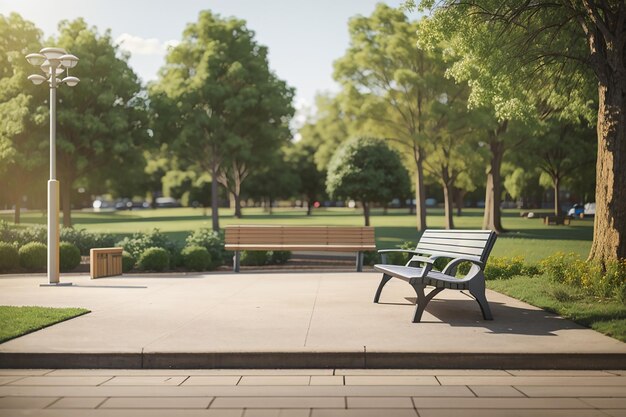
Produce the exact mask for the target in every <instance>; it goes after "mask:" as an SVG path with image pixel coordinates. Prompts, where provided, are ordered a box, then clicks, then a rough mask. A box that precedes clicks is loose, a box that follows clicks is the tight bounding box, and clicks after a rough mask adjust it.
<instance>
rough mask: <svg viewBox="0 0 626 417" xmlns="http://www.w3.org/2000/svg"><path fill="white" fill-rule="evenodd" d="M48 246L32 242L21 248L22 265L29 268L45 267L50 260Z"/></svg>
mask: <svg viewBox="0 0 626 417" xmlns="http://www.w3.org/2000/svg"><path fill="white" fill-rule="evenodd" d="M47 248H48V247H47V246H46V245H45V244H43V243H40V242H30V243H27V244H25V245H24V246H22V247H21V248H20V250H19V254H20V266H21V267H22V268H26V269H29V270H33V269H35V270H36V269H44V268H45V267H46V261H47V260H48V249H47Z"/></svg>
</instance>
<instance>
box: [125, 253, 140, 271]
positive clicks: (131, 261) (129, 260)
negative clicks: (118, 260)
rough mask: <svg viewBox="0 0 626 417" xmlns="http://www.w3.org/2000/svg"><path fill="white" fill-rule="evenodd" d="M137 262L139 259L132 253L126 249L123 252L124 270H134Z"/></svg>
mask: <svg viewBox="0 0 626 417" xmlns="http://www.w3.org/2000/svg"><path fill="white" fill-rule="evenodd" d="M136 262H137V261H136V260H135V258H133V256H132V255H131V254H130V253H128V252H126V251H123V252H122V272H128V271H130V270H132V269H133V268H134V267H135V263H136Z"/></svg>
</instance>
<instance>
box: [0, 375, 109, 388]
mask: <svg viewBox="0 0 626 417" xmlns="http://www.w3.org/2000/svg"><path fill="white" fill-rule="evenodd" d="M109 379H111V378H110V377H108V376H67V377H65V376H28V377H26V378H22V379H20V380H17V381H14V382H11V383H10V384H7V385H31V386H33V385H36V386H43V385H56V386H68V385H77V386H85V385H91V386H96V385H100V384H102V383H104V382H106V381H107V380H109Z"/></svg>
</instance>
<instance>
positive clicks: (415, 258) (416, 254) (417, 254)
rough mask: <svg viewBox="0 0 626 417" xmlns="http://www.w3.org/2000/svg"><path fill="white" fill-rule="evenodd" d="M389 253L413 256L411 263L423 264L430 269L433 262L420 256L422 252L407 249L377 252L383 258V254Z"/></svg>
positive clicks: (431, 259)
mask: <svg viewBox="0 0 626 417" xmlns="http://www.w3.org/2000/svg"><path fill="white" fill-rule="evenodd" d="M391 252H400V253H409V254H411V255H413V257H412V258H411V260H412V261H417V262H423V263H425V264H429V265H431V267H432V265H433V263H434V262H435V259H434V258H430V257H426V256H421V255H422V252H415V251H414V250H409V249H380V250H379V251H378V253H380V254H381V255H383V257H384V256H385V254H387V253H391ZM383 263H385V261H383Z"/></svg>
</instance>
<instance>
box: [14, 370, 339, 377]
mask: <svg viewBox="0 0 626 417" xmlns="http://www.w3.org/2000/svg"><path fill="white" fill-rule="evenodd" d="M45 372H50V373H49V374H48V376H214V375H218V376H219V375H222V376H241V375H260V376H272V375H278V376H283V375H332V374H333V370H332V369H56V370H47V371H45ZM11 375H13V374H11ZM18 375H19V374H18Z"/></svg>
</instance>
